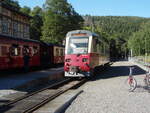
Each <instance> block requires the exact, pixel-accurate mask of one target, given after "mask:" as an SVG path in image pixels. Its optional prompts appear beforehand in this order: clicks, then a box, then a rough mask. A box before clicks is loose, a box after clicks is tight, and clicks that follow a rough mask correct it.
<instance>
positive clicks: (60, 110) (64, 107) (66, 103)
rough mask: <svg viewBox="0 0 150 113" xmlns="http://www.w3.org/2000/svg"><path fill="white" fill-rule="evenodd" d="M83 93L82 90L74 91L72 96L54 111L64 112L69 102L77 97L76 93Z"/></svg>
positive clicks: (56, 112) (57, 112)
mask: <svg viewBox="0 0 150 113" xmlns="http://www.w3.org/2000/svg"><path fill="white" fill-rule="evenodd" d="M81 93H83V90H81V91H79V92H78V93H76V94H75V95H74V96H73V97H72V98H70V99H69V100H68V101H67V102H65V103H64V104H63V105H62V106H60V107H59V108H58V109H56V111H55V112H54V113H64V112H65V110H66V109H67V108H68V107H69V106H70V105H71V103H72V102H73V101H74V100H75V99H76V98H77V96H78V95H80V94H81Z"/></svg>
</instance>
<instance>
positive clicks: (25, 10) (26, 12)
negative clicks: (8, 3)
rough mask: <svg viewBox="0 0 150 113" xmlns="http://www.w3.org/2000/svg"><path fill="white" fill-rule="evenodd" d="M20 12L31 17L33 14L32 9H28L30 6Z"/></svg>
mask: <svg viewBox="0 0 150 113" xmlns="http://www.w3.org/2000/svg"><path fill="white" fill-rule="evenodd" d="M20 11H21V12H22V13H24V14H27V15H29V14H30V12H31V9H30V7H28V6H24V7H23V8H21V9H20Z"/></svg>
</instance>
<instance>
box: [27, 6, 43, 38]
mask: <svg viewBox="0 0 150 113" xmlns="http://www.w3.org/2000/svg"><path fill="white" fill-rule="evenodd" d="M31 16H32V19H31V21H30V37H31V39H34V40H40V37H41V36H42V26H43V20H42V16H43V11H42V8H40V7H39V6H36V7H34V8H33V10H32V11H31Z"/></svg>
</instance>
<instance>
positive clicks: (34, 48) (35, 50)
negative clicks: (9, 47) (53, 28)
mask: <svg viewBox="0 0 150 113" xmlns="http://www.w3.org/2000/svg"><path fill="white" fill-rule="evenodd" d="M37 54H38V48H37V47H36V46H34V47H33V55H37Z"/></svg>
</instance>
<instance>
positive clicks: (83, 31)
mask: <svg viewBox="0 0 150 113" xmlns="http://www.w3.org/2000/svg"><path fill="white" fill-rule="evenodd" d="M79 33H86V34H88V35H89V36H96V37H98V35H97V34H96V33H93V32H91V31H87V30H74V31H70V32H68V33H67V35H66V36H67V37H71V36H72V34H79Z"/></svg>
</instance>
